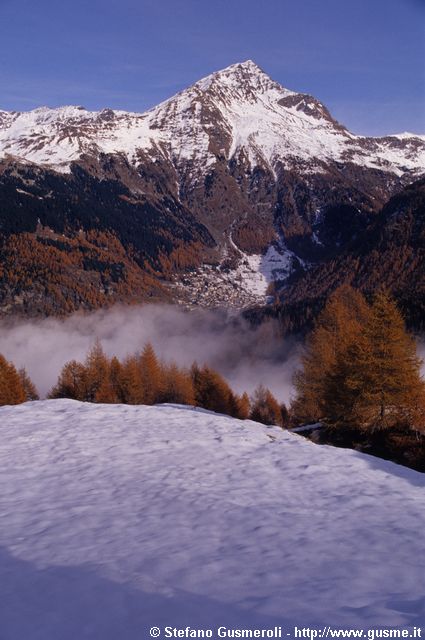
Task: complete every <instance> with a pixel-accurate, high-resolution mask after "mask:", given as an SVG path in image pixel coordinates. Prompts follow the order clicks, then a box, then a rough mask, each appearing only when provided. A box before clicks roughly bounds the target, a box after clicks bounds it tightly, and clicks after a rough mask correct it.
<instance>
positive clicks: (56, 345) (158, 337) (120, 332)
mask: <svg viewBox="0 0 425 640" xmlns="http://www.w3.org/2000/svg"><path fill="white" fill-rule="evenodd" d="M96 338H99V340H101V342H102V345H103V348H104V350H105V352H106V353H107V354H108V355H109V356H112V355H116V356H118V357H119V358H123V357H125V356H126V355H127V354H131V353H134V352H135V351H138V350H140V349H141V348H142V347H143V345H144V344H145V343H146V342H147V341H149V342H151V343H152V345H153V346H154V348H155V350H156V352H157V354H158V356H159V357H160V358H164V359H165V360H167V361H171V360H174V361H175V362H176V363H177V364H179V365H190V364H192V362H193V361H194V360H196V361H197V362H198V363H199V364H203V363H207V364H209V365H211V366H213V367H214V368H216V369H217V370H218V371H220V373H222V374H223V375H224V376H225V377H226V378H227V380H228V381H229V383H230V384H231V386H232V387H233V389H234V390H235V391H236V392H238V393H240V392H242V391H245V390H246V391H248V392H251V391H253V390H254V388H255V387H256V386H257V385H258V384H260V383H262V384H264V385H265V386H267V387H269V388H270V390H271V391H272V393H273V394H274V395H275V396H276V397H277V398H278V399H279V400H280V401H285V402H288V400H289V397H290V393H291V386H292V385H291V380H292V375H293V372H294V370H295V368H296V366H297V362H298V352H299V347H298V346H297V344H296V343H294V341H290V340H283V339H282V338H281V337H280V336H279V332H278V327H277V324H276V323H275V322H267V323H265V324H263V325H262V326H260V327H256V328H253V327H251V326H250V325H249V324H248V323H247V322H246V321H244V320H243V319H235V318H231V319H229V318H228V317H226V315H225V314H224V313H222V312H218V311H207V310H196V311H185V310H183V309H179V308H178V307H173V306H166V305H143V306H138V307H116V308H114V309H112V310H102V311H97V312H95V313H92V314H87V315H80V314H75V315H73V316H70V317H68V318H66V319H65V320H60V319H57V318H46V319H44V320H31V321H28V320H19V321H16V322H15V323H14V325H13V326H12V325H10V323H8V324H4V323H3V324H1V325H0V353H2V354H3V355H4V356H5V357H6V358H7V359H9V360H11V361H13V362H14V364H15V365H16V366H17V367H25V368H26V369H27V371H28V373H29V374H30V376H31V378H32V379H33V381H34V383H35V384H36V385H37V387H38V390H39V393H40V395H41V396H45V395H46V393H48V391H49V390H50V389H51V387H52V386H53V385H54V383H55V382H56V379H57V376H58V374H59V372H60V370H61V368H62V366H63V365H64V363H65V362H67V361H68V360H71V359H75V360H84V358H85V356H86V354H87V351H88V349H89V348H90V347H91V346H92V345H93V343H94V341H95V339H96Z"/></svg>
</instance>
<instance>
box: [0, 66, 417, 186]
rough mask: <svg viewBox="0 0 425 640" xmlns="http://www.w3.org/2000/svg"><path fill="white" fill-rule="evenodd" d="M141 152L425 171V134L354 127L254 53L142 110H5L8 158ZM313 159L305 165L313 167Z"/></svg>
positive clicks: (60, 165)
mask: <svg viewBox="0 0 425 640" xmlns="http://www.w3.org/2000/svg"><path fill="white" fill-rule="evenodd" d="M140 152H148V153H150V154H153V155H155V156H165V157H167V158H168V159H170V160H171V161H172V162H173V164H174V166H176V167H177V168H178V169H179V170H180V172H181V171H182V170H183V167H186V164H187V163H188V162H190V163H191V164H192V165H193V166H194V170H195V173H196V172H198V171H201V172H202V173H203V174H205V173H206V172H207V170H208V168H209V167H211V165H214V164H215V163H216V162H217V160H218V159H219V158H220V156H225V158H226V159H227V161H231V160H232V159H233V158H237V157H239V156H240V155H241V154H242V155H243V156H245V157H246V158H247V159H248V161H249V163H250V165H251V167H254V166H257V165H260V166H266V167H267V168H268V169H269V170H270V171H272V172H273V173H274V172H275V170H276V168H277V167H278V166H279V165H281V164H283V165H284V166H287V167H290V166H293V165H297V166H298V168H300V167H301V166H302V165H304V171H309V172H311V171H313V170H314V171H318V170H321V171H323V166H322V163H323V162H325V163H326V162H327V161H329V160H332V161H339V162H348V161H349V162H352V163H354V164H359V165H361V166H367V167H370V168H378V169H383V170H385V171H390V172H393V173H395V174H397V175H402V174H404V173H405V172H407V171H413V172H417V173H418V174H419V173H420V172H423V171H424V170H425V140H424V139H423V137H420V136H415V135H410V134H402V135H400V136H388V137H385V138H366V137H362V136H356V135H353V134H351V133H349V132H348V131H347V129H345V128H344V127H343V126H341V125H339V124H338V123H337V122H336V121H335V120H334V119H333V118H332V117H331V115H330V114H329V112H328V110H327V109H326V107H324V106H323V104H322V103H320V102H319V101H318V100H316V99H315V98H313V97H311V96H308V95H305V94H301V93H296V92H293V91H290V90H288V89H285V88H284V87H282V86H281V85H279V84H278V83H277V82H274V81H273V80H271V79H270V78H269V76H268V75H267V74H265V73H264V72H263V71H262V70H261V69H260V68H259V67H258V66H257V65H256V64H255V63H254V62H252V61H251V60H248V61H247V62H244V63H240V64H235V65H231V66H230V67H228V68H227V69H224V70H223V71H219V72H217V73H214V74H212V75H210V76H208V77H206V78H204V79H202V80H200V81H199V82H197V83H195V84H194V85H193V86H192V87H190V88H189V89H186V90H184V91H182V92H181V93H179V94H177V95H176V96H174V97H172V98H170V99H169V100H166V101H165V102H163V103H162V104H160V105H159V106H157V107H155V108H153V109H151V110H150V111H148V112H146V113H144V114H137V113H127V112H124V111H113V110H111V109H104V110H103V111H99V112H90V111H87V110H86V109H84V108H83V107H72V106H69V107H61V108H58V109H49V108H47V107H42V108H38V109H35V110H34V111H31V112H24V113H15V112H13V113H8V112H4V111H2V112H0V157H5V156H6V155H10V156H14V157H16V158H19V159H20V160H26V161H30V162H35V163H37V164H42V165H48V166H52V167H53V168H55V169H56V170H62V171H69V166H70V162H72V161H76V160H79V159H80V158H81V157H82V155H83V154H90V155H98V154H99V153H113V154H115V153H124V154H125V155H126V156H127V158H128V159H129V161H130V162H131V163H132V164H135V165H137V164H138V162H139V161H140V157H139V155H140ZM305 165H307V166H305Z"/></svg>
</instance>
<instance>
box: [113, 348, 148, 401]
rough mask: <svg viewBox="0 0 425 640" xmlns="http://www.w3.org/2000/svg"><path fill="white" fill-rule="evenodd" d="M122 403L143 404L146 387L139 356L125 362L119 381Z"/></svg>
mask: <svg viewBox="0 0 425 640" xmlns="http://www.w3.org/2000/svg"><path fill="white" fill-rule="evenodd" d="M117 382H118V385H119V391H120V394H121V397H122V402H124V403H125V404H143V403H144V397H145V393H144V386H143V380H142V370H141V365H140V357H139V356H129V357H127V358H126V359H125V360H124V363H123V364H122V366H121V371H120V373H119V374H118V379H117Z"/></svg>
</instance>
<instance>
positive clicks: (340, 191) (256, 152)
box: [0, 61, 425, 313]
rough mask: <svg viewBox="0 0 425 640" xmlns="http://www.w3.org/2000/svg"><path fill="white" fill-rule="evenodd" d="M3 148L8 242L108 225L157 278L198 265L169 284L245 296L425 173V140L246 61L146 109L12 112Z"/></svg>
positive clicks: (179, 291) (291, 269) (179, 289)
mask: <svg viewBox="0 0 425 640" xmlns="http://www.w3.org/2000/svg"><path fill="white" fill-rule="evenodd" d="M0 158H3V160H2V161H1V162H0V224H1V234H2V241H3V242H5V241H6V239H7V238H8V237H9V236H10V234H20V233H23V232H29V233H35V229H36V227H37V221H38V220H40V224H42V225H44V226H45V227H49V228H50V229H52V231H53V232H60V233H65V234H66V235H68V236H69V237H73V238H75V237H77V236H76V234H78V232H79V231H80V229H83V230H85V231H87V230H98V231H104V230H108V232H111V233H112V234H113V235H114V236H115V237H116V238H117V240H118V241H119V242H120V243H121V244H122V246H123V248H124V249H125V250H126V251H127V252H129V254H130V255H131V258H132V260H134V263H135V264H136V265H138V268H139V269H140V270H141V272H143V273H149V275H150V277H152V278H154V279H155V278H156V279H157V280H158V278H160V279H162V280H164V279H165V280H169V279H170V278H171V274H176V273H177V274H178V273H181V272H187V273H185V276H184V282H183V283H182V282H181V281H179V280H178V281H177V282H175V285H174V286H172V287H171V289H170V292H169V293H170V295H172V296H174V297H176V296H177V298H181V299H182V300H184V301H185V302H187V301H188V300H189V301H192V302H191V304H192V303H193V304H207V305H215V304H217V303H220V304H226V300H225V298H226V295H227V296H228V297H229V299H231V304H232V305H234V306H236V307H238V306H247V305H249V304H252V303H254V302H258V303H262V302H264V301H265V294H266V290H267V286H268V284H269V283H270V282H273V281H276V282H277V285H276V287H275V289H279V286H280V285H279V282H282V283H283V282H285V281H286V280H287V278H288V277H289V276H290V275H291V274H298V275H299V274H301V273H304V272H306V271H309V269H310V268H311V265H312V264H318V263H323V262H324V261H325V262H326V261H328V260H330V259H334V258H335V257H336V256H337V255H339V254H340V253H341V252H342V251H344V249H345V247H346V246H347V245H348V244H350V243H351V242H352V241H353V239H355V238H357V237H359V236H361V235H362V234H363V233H364V231H365V229H367V228H369V226H370V224H371V223H372V222H373V220H374V218H375V216H376V215H377V212H378V211H379V210H380V209H381V207H382V205H383V204H384V203H385V202H386V201H387V200H388V198H389V197H391V196H392V195H394V194H395V193H397V192H398V191H400V190H401V189H402V188H403V187H404V186H405V185H407V184H408V183H410V182H412V181H413V180H414V179H416V178H418V177H420V176H421V175H423V174H424V173H425V137H421V136H412V135H409V134H402V135H400V136H388V137H385V138H366V137H361V136H355V135H353V134H351V133H350V132H349V131H348V130H347V129H346V128H345V127H344V126H342V125H341V124H339V123H338V122H336V121H335V120H334V119H333V117H332V116H331V114H330V113H329V111H328V110H327V109H326V107H325V106H324V105H323V104H321V102H320V101H318V100H316V99H315V98H313V97H311V96H308V95H306V94H301V93H296V92H293V91H290V90H288V89H285V88H284V87H282V86H281V85H279V84H278V83H276V82H274V81H273V80H271V79H270V78H269V77H268V76H267V74H265V73H264V72H263V71H262V70H261V69H259V67H258V66H257V65H256V64H255V63H253V62H252V61H247V62H245V63H242V64H236V65H232V66H231V67H228V68H227V69H225V70H223V71H221V72H218V73H215V74H212V75H211V76H208V77H207V78H204V79H203V80H200V81H199V82H197V83H196V84H194V85H193V86H192V87H190V88H189V89H187V90H185V91H182V92H181V93H179V94H178V95H176V96H174V97H173V98H171V99H169V100H167V101H165V102H164V103H162V104H160V105H158V106H157V107H155V108H154V109H151V110H150V111H148V112H146V113H144V114H135V113H127V112H123V111H113V110H111V109H104V110H103V111H100V112H89V111H87V110H85V109H84V108H82V107H63V108H60V109H48V108H40V109H36V110H34V111H32V112H28V113H17V112H11V113H9V112H4V111H0ZM194 269H195V271H193V270H194ZM196 269H199V270H198V271H196ZM44 277H45V278H46V279H47V280H48V275H46V276H44ZM200 279H201V280H202V281H204V280H205V282H206V285H205V287H203V286H202V287H200V286H199V281H200ZM223 283H224V284H223ZM163 284H164V283H162V284H160V285H158V288H159V289H161V291H162V290H163ZM17 286H18V285H11V283H9V282H7V283H5V282H3V287H4V288H5V289H6V290H7V291H8V295H9V297H10V295H11V291H12V293H14V292H13V287H15V288H16V287H17ZM223 286H224V287H225V288H224V289H223ZM228 286H229V287H230V289H229V288H228ZM11 287H12V289H11ZM18 288H19V286H18ZM214 289H215V290H217V295H215V294H213V295H211V291H212V290H214ZM204 290H205V295H203V293H202V291H204ZM234 290H236V291H239V292H240V295H239V294H238V293H236V294H235V295H233V294H234ZM226 291H227V294H226V293H225V292H226ZM194 292H196V295H195V293H194ZM230 293H232V295H230ZM135 297H136V298H137V295H136V296H135ZM141 297H142V298H143V295H142V294H141ZM111 299H112V300H113V299H114V295H113V294H111ZM58 306H59V307H60V304H59V305H58ZM75 306H76V307H78V302H76V303H75ZM0 308H1V300H0ZM10 308H11V307H10V306H8V309H10ZM12 308H13V306H12ZM26 311H27V312H29V313H30V312H31V304H30V303H29V304H28V306H27V310H26Z"/></svg>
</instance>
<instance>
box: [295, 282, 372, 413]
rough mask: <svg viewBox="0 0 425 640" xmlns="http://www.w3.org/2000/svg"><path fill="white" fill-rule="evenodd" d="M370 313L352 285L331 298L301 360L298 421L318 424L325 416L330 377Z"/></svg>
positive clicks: (297, 394) (341, 289)
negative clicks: (326, 386) (327, 384)
mask: <svg viewBox="0 0 425 640" xmlns="http://www.w3.org/2000/svg"><path fill="white" fill-rule="evenodd" d="M369 313H370V310H369V306H368V304H367V302H366V301H365V299H364V297H363V296H362V294H361V293H360V292H359V291H356V290H355V289H353V288H352V287H350V286H348V285H343V286H341V287H339V288H338V289H337V290H336V291H334V293H333V294H332V295H331V296H330V298H329V300H328V302H327V303H326V305H325V307H324V309H323V311H322V313H321V314H320V315H319V317H318V319H317V322H316V325H315V328H314V329H313V331H312V332H311V334H310V336H309V337H308V339H307V341H306V345H305V349H304V354H303V355H302V357H301V369H300V370H299V371H297V372H296V374H295V376H294V386H295V391H296V397H295V399H294V400H293V402H292V405H291V414H292V416H293V419H294V421H296V422H298V423H303V422H317V421H319V420H321V419H322V418H323V416H324V407H323V398H324V393H325V385H326V381H327V376H328V375H329V373H330V372H331V371H332V370H333V368H334V367H335V364H336V361H337V359H338V357H339V354H340V353H344V352H345V350H346V349H347V346H348V345H349V344H351V343H352V342H354V341H355V340H356V339H357V338H358V336H359V335H360V332H361V329H362V327H363V326H364V324H365V322H366V320H367V318H368V316H369Z"/></svg>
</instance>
